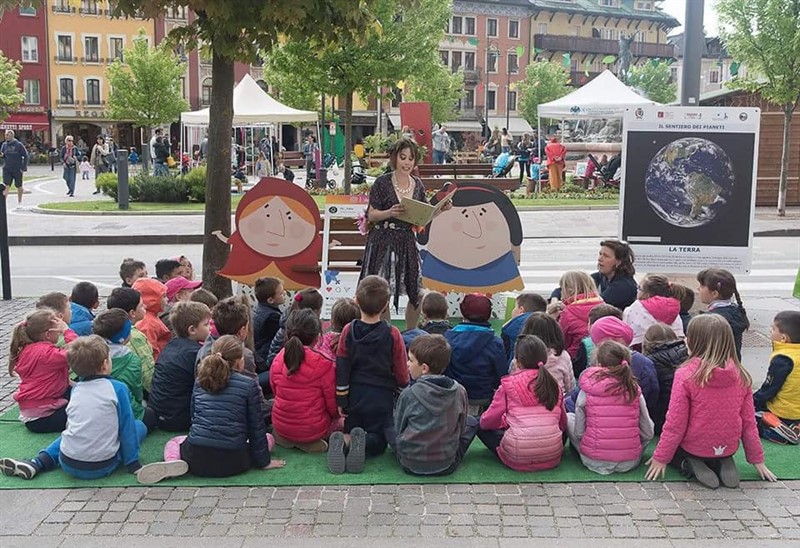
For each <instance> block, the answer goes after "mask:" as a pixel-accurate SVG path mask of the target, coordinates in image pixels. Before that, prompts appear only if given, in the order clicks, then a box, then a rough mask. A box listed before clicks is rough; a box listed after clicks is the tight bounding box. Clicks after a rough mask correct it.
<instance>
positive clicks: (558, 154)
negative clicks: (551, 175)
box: [544, 143, 567, 166]
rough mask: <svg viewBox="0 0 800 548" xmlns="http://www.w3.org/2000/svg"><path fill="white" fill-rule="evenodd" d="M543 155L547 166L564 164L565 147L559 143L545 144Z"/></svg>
mask: <svg viewBox="0 0 800 548" xmlns="http://www.w3.org/2000/svg"><path fill="white" fill-rule="evenodd" d="M544 153H545V155H546V156H547V165H548V166H549V165H553V164H561V165H562V166H563V165H564V164H566V161H565V159H566V156H567V147H565V146H564V145H562V144H561V143H547V146H546V147H544Z"/></svg>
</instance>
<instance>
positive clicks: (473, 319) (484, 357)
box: [444, 293, 508, 415]
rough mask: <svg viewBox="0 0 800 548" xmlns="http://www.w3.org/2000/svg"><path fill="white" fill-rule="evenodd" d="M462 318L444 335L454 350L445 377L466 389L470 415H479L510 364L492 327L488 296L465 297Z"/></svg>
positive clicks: (475, 294)
mask: <svg viewBox="0 0 800 548" xmlns="http://www.w3.org/2000/svg"><path fill="white" fill-rule="evenodd" d="M461 315H462V316H463V317H464V321H463V322H461V323H460V324H458V325H457V326H455V327H454V328H453V329H451V330H449V331H448V332H446V333H445V334H444V337H445V339H447V342H448V343H450V348H452V349H453V353H452V356H451V357H450V365H448V367H447V370H446V371H445V375H447V376H448V377H450V378H452V379H453V380H456V381H458V382H459V383H460V384H461V385H462V386H463V387H464V388H466V389H467V396H468V397H469V403H470V414H471V415H480V413H481V412H482V411H483V410H484V409H486V407H488V406H489V403H490V402H491V401H492V396H493V395H494V391H495V390H496V389H497V387H498V386H500V379H501V378H502V377H503V375H505V374H506V373H508V361H507V360H506V351H505V349H504V348H503V341H502V340H500V337H498V336H497V335H495V334H494V330H493V329H492V326H491V324H489V318H491V316H492V301H491V300H489V297H487V296H486V295H482V294H480V293H472V294H469V295H465V296H464V299H463V300H462V301H461Z"/></svg>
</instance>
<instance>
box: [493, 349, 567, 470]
mask: <svg viewBox="0 0 800 548" xmlns="http://www.w3.org/2000/svg"><path fill="white" fill-rule="evenodd" d="M549 354H550V352H549V350H548V348H547V346H546V345H545V343H544V341H542V340H541V339H540V338H539V337H537V336H536V335H525V334H523V335H519V336H518V338H517V344H516V345H515V347H514V368H515V370H514V371H513V372H512V373H511V374H510V375H507V376H505V377H503V379H502V380H501V381H500V388H498V389H497V392H495V393H494V398H493V399H492V404H491V405H490V406H489V409H487V410H486V411H485V412H484V413H483V415H481V429H480V430H479V431H478V438H480V440H481V441H482V442H483V443H484V445H486V447H488V448H489V450H491V451H492V452H493V453H494V454H495V455H497V457H498V458H499V459H500V461H501V462H502V463H503V464H505V465H506V466H508V467H509V468H511V469H512V470H518V471H521V472H534V471H537V470H548V469H550V468H555V467H556V466H558V463H559V462H561V455H562V454H563V452H564V438H563V433H564V432H565V431H566V429H567V414H566V412H565V411H564V400H563V397H562V393H561V388H560V387H559V386H558V383H557V382H556V380H555V379H554V378H553V376H552V375H551V374H550V373H549V372H548V371H547V368H546V367H545V363H546V361H547V359H548V356H549Z"/></svg>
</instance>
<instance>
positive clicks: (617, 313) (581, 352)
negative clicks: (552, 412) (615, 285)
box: [567, 303, 622, 411]
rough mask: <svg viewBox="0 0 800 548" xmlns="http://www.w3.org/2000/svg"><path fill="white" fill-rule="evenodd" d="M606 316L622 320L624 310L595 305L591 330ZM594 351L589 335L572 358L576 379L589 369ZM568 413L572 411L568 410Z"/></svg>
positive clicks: (591, 315) (609, 305)
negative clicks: (590, 358) (595, 323)
mask: <svg viewBox="0 0 800 548" xmlns="http://www.w3.org/2000/svg"><path fill="white" fill-rule="evenodd" d="M606 316H614V317H615V318H617V319H618V320H622V310H620V309H619V308H617V307H616V306H614V305H613V304H606V303H601V304H598V305H595V306H594V307H593V308H592V309H591V310H590V311H589V330H591V329H592V325H594V322H596V321H597V320H599V319H600V318H605V317H606ZM593 350H594V343H593V342H592V337H590V336H589V335H588V333H587V335H586V336H585V337H584V338H583V339H581V344H580V345H579V346H578V350H577V352H576V355H575V356H572V373H573V375H574V377H575V378H576V379H577V378H579V377H580V376H581V373H583V372H584V370H585V369H586V368H587V367H589V356H591V355H592V351H593ZM567 411H571V410H570V409H567Z"/></svg>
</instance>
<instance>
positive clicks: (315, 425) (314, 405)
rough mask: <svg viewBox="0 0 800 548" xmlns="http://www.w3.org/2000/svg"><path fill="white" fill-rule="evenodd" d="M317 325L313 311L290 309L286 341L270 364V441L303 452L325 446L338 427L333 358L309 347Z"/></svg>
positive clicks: (322, 449) (318, 328)
mask: <svg viewBox="0 0 800 548" xmlns="http://www.w3.org/2000/svg"><path fill="white" fill-rule="evenodd" d="M321 329H322V326H321V324H320V321H319V318H318V317H317V315H316V314H315V313H314V311H313V310H295V311H294V312H292V313H291V314H289V319H288V320H286V337H287V338H286V344H285V345H284V347H283V350H281V351H280V352H279V353H278V355H277V356H276V357H275V361H273V362H272V368H271V369H270V378H269V382H270V385H271V386H272V393H273V394H275V403H274V405H273V407H272V426H273V430H274V432H275V442H276V443H277V444H278V445H280V446H281V447H297V448H298V449H300V450H301V451H305V452H307V453H324V452H325V451H327V450H328V442H327V440H328V437H329V436H330V435H331V433H333V432H336V431H339V432H341V430H342V426H343V421H342V419H341V418H339V410H338V409H337V407H336V371H335V367H334V364H333V361H332V360H331V359H330V358H328V357H327V356H325V355H324V354H323V353H321V352H318V351H316V350H315V349H314V346H315V345H316V343H317V340H318V339H319V335H320V331H321Z"/></svg>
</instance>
